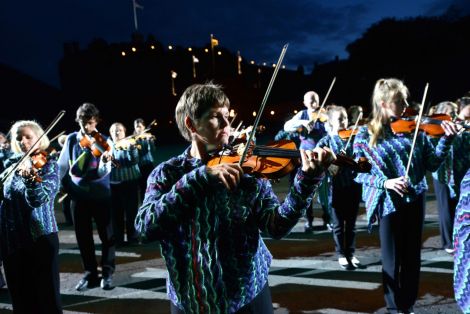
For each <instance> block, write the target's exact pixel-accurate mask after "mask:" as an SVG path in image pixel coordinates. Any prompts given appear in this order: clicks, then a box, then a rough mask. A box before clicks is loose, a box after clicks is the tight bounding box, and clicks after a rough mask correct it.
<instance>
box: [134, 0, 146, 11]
mask: <svg viewBox="0 0 470 314" xmlns="http://www.w3.org/2000/svg"><path fill="white" fill-rule="evenodd" d="M132 2H133V3H134V8H137V9H143V8H144V7H143V6H142V5H140V4H138V3H137V1H135V0H132Z"/></svg>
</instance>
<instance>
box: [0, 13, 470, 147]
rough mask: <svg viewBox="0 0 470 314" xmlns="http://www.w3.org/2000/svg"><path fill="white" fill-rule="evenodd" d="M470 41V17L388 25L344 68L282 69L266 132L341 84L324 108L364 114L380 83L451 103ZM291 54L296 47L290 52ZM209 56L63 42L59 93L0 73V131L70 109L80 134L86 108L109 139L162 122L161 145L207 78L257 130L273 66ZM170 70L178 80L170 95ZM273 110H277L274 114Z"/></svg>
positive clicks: (371, 32)
mask: <svg viewBox="0 0 470 314" xmlns="http://www.w3.org/2000/svg"><path fill="white" fill-rule="evenodd" d="M468 38H470V17H469V16H467V17H462V18H458V19H453V20H451V19H448V18H413V19H405V20H394V19H386V20H383V21H381V22H379V23H377V24H375V25H373V26H371V27H370V28H369V29H368V30H367V31H366V32H365V33H364V34H363V36H362V37H361V38H359V39H357V40H356V41H354V42H352V43H350V44H349V45H348V46H347V51H348V52H349V58H348V59H346V60H340V59H338V58H337V59H335V60H333V61H331V62H328V63H324V64H315V67H314V69H313V71H312V73H309V74H304V71H303V67H302V66H299V68H298V69H297V70H295V71H293V70H286V69H282V70H281V71H280V74H279V76H278V79H277V81H276V83H275V85H274V88H273V91H272V93H271V95H270V97H269V101H268V104H267V107H266V111H265V113H264V116H263V119H262V124H265V125H267V126H268V130H269V133H270V134H272V133H275V132H276V131H277V130H278V129H279V128H280V127H281V126H282V124H283V122H284V120H285V119H286V118H287V116H288V115H290V114H292V112H293V111H294V110H295V109H297V110H298V109H302V108H303V107H302V103H301V102H302V97H303V94H304V93H305V92H306V91H307V90H311V89H313V90H316V91H317V92H319V94H320V96H321V97H322V96H324V94H325V93H326V91H327V89H328V86H329V85H330V83H331V80H332V78H333V77H335V76H336V77H337V81H336V85H335V87H334V89H333V91H332V93H331V95H330V99H329V101H328V102H329V103H330V102H334V103H336V104H340V105H344V106H346V107H349V106H351V105H362V106H364V107H365V109H366V110H367V109H368V107H369V103H370V95H371V93H372V88H373V85H374V82H375V81H376V80H377V79H378V78H381V77H397V78H400V79H403V80H404V81H405V83H406V84H407V85H408V87H409V88H410V92H411V100H413V101H420V100H421V97H422V93H423V89H424V85H425V83H426V82H429V83H430V90H429V94H428V101H429V102H430V103H432V104H435V103H436V102H439V101H442V100H455V99H456V98H458V97H461V96H462V95H463V94H464V93H465V92H467V91H468V90H470V81H469V80H468V73H470V58H469V57H468V56H469V54H468V51H469V45H470V42H469V41H468ZM132 48H135V52H134V51H132ZM280 49H281V47H279V50H280ZM294 49H295V46H293V45H291V46H290V47H289V50H294ZM289 50H288V52H287V53H289ZM219 51H220V53H221V54H220V55H219V54H218V52H219ZM123 53H125V55H123ZM193 56H195V57H196V58H197V59H198V61H199V62H198V63H195V64H194V66H195V70H196V78H194V77H193V74H194V73H193ZM213 57H214V64H215V67H213V64H212V51H211V47H210V44H208V45H207V46H205V47H192V51H189V50H188V47H184V48H183V47H173V49H171V50H170V49H169V48H168V47H166V46H164V45H163V44H162V43H160V42H159V41H158V40H156V39H155V38H154V37H153V36H147V38H145V37H144V36H142V35H140V34H134V35H133V37H132V40H131V42H126V43H107V42H106V41H105V40H103V39H95V40H93V41H92V42H91V43H90V44H89V46H88V47H86V48H85V49H81V48H80V47H79V46H78V44H76V43H66V44H65V45H64V57H63V59H62V60H61V61H60V64H59V72H60V82H61V89H60V90H56V89H54V88H51V87H49V86H47V85H45V84H42V83H40V82H37V81H34V80H33V79H32V78H28V77H26V76H24V75H21V74H19V73H14V71H13V70H11V69H8V68H6V67H0V80H1V82H3V84H4V85H3V87H6V88H5V91H4V95H3V97H2V98H3V100H4V101H2V103H3V105H2V107H7V108H6V112H5V114H4V115H3V116H2V118H1V128H2V130H6V129H7V128H8V126H9V123H10V121H11V120H15V119H24V118H35V119H37V120H39V121H41V122H43V124H46V123H47V121H50V120H52V118H53V117H54V116H55V114H56V112H58V111H59V110H60V109H66V110H67V111H68V114H67V116H66V118H65V119H64V122H63V125H64V126H65V128H66V129H67V131H72V130H74V129H77V126H76V124H75V123H74V121H73V120H74V114H75V110H76V108H77V107H78V106H79V105H80V104H81V103H82V102H84V101H90V102H93V103H95V104H96V105H97V106H98V107H99V108H100V110H101V111H102V116H103V124H102V126H101V128H100V130H103V131H104V132H105V133H107V128H108V127H109V125H110V124H111V123H113V122H115V121H121V122H123V123H125V124H126V125H127V126H128V128H132V121H133V120H134V119H135V118H138V117H141V118H144V119H145V120H146V121H147V122H150V121H151V120H153V119H157V121H158V127H157V129H156V130H155V134H156V135H157V137H160V140H162V142H173V141H175V139H176V138H179V137H178V135H177V132H176V128H175V125H174V121H173V114H174V108H175V105H176V103H177V101H178V99H179V97H180V95H181V93H182V91H183V90H184V89H185V88H186V87H187V86H189V85H190V84H193V83H200V82H205V81H208V80H213V81H215V82H217V83H220V84H222V85H223V86H224V87H225V90H226V92H227V94H228V96H229V98H230V99H231V102H232V108H234V109H235V110H236V111H237V112H238V116H237V120H236V122H235V124H237V123H238V122H239V121H240V120H243V121H244V124H247V125H248V124H251V123H252V121H253V120H254V117H253V116H252V112H253V111H257V109H258V107H259V105H260V103H261V100H262V98H263V95H264V93H265V90H266V87H267V85H268V83H269V80H270V78H271V75H272V72H273V67H272V64H266V65H256V64H251V63H250V60H246V59H243V60H242V61H241V63H240V66H241V71H242V74H241V75H240V74H239V73H238V71H237V70H238V57H237V54H236V53H235V52H231V51H228V50H227V49H225V48H223V47H221V46H215V47H214V55H213ZM171 71H174V72H176V73H177V76H176V78H175V79H174V80H173V84H174V90H173V88H172V78H171ZM12 78H13V79H12ZM173 91H175V93H176V95H174V94H173ZM271 110H274V111H275V114H274V115H273V116H272V115H270V111H271ZM159 134H160V135H161V136H159Z"/></svg>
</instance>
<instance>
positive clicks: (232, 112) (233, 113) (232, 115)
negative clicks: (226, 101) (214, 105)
mask: <svg viewBox="0 0 470 314" xmlns="http://www.w3.org/2000/svg"><path fill="white" fill-rule="evenodd" d="M229 116H230V118H233V117H235V110H233V109H230V113H229Z"/></svg>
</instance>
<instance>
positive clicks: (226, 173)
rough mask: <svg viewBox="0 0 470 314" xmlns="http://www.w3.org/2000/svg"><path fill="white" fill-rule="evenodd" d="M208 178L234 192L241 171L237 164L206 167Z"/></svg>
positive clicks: (241, 173)
mask: <svg viewBox="0 0 470 314" xmlns="http://www.w3.org/2000/svg"><path fill="white" fill-rule="evenodd" d="M206 171H207V174H208V175H209V177H211V178H213V179H215V180H218V181H219V182H220V183H222V184H223V186H224V187H225V188H226V189H227V190H230V191H234V190H235V189H236V188H237V186H238V184H239V183H240V179H241V177H242V175H243V169H242V168H241V167H240V165H239V164H236V163H235V164H228V163H226V164H218V165H215V166H207V167H206Z"/></svg>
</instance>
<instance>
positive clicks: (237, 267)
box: [136, 83, 332, 313]
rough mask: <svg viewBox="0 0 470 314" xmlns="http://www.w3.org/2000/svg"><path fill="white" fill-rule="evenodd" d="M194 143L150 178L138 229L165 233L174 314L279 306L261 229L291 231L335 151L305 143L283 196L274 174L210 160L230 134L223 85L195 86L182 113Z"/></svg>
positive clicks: (182, 127)
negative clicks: (270, 177)
mask: <svg viewBox="0 0 470 314" xmlns="http://www.w3.org/2000/svg"><path fill="white" fill-rule="evenodd" d="M175 118H176V122H177V125H178V128H179V131H180V133H181V134H182V136H183V137H184V138H185V139H186V140H187V141H189V142H190V143H191V145H190V146H189V147H188V148H187V149H186V150H185V151H184V152H183V153H182V154H181V155H179V156H177V157H174V158H171V159H170V160H168V161H166V162H163V163H161V164H160V165H159V166H157V168H155V169H154V170H153V172H152V173H151V174H150V176H149V178H148V186H147V192H146V194H145V199H144V203H143V205H142V207H141V208H140V209H139V212H138V215H137V218H136V229H137V230H138V231H140V232H141V233H142V234H143V235H145V236H146V237H148V238H150V239H151V240H154V239H158V240H159V241H160V244H161V251H162V254H163V256H164V257H165V261H166V264H167V268H168V272H169V279H168V284H167V287H168V296H169V298H170V301H171V312H172V313H193V312H207V313H209V312H211V313H212V312H214V313H234V312H238V311H246V312H249V313H273V309H272V302H271V295H270V291H269V285H268V271H269V265H270V263H271V259H272V256H271V254H270V253H269V251H268V249H267V247H266V245H265V244H264V242H263V240H262V238H261V235H260V231H262V232H266V233H267V234H269V235H270V236H271V237H273V238H281V237H283V236H285V235H286V234H287V233H289V231H290V230H291V228H292V227H293V226H294V225H295V224H296V223H297V221H298V219H299V218H300V217H301V216H302V214H303V213H304V211H305V208H306V207H307V205H308V203H309V202H310V201H311V197H310V196H311V195H312V194H313V192H314V190H315V189H316V188H317V186H318V184H319V183H320V182H321V180H322V178H323V173H324V169H325V167H328V166H329V164H330V163H331V161H332V155H331V153H330V152H329V151H328V150H325V149H321V148H315V150H314V151H311V150H301V156H302V166H301V169H299V171H298V172H297V175H296V177H295V179H294V182H293V184H292V187H291V189H290V193H289V194H288V195H287V197H286V199H285V201H284V202H283V203H280V201H279V200H278V198H277V196H276V195H275V194H274V192H273V190H272V187H271V184H270V183H269V181H268V180H265V179H257V178H255V177H253V176H251V175H248V174H244V173H243V170H242V168H241V167H240V166H239V165H238V164H226V163H225V164H224V163H223V164H218V165H216V166H206V162H207V161H208V159H209V152H210V151H212V150H214V149H221V148H222V146H223V145H225V144H227V143H228V139H229V136H230V124H229V120H228V118H229V100H228V98H227V96H226V95H225V94H224V92H223V91H222V89H221V87H220V86H217V85H214V84H212V83H207V84H204V85H192V86H190V87H188V88H187V89H186V91H185V92H184V93H183V95H182V96H181V98H180V100H179V102H178V104H177V107H176V113H175Z"/></svg>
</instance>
